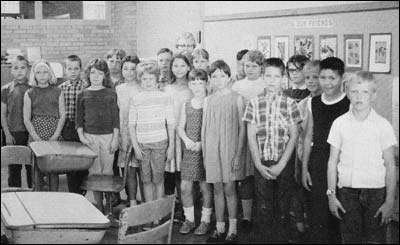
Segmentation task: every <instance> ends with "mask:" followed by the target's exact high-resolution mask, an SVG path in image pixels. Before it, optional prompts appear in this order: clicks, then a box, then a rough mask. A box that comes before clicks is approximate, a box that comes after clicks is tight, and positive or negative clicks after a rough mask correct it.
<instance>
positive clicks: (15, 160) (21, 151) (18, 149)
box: [1, 145, 33, 192]
mask: <svg viewBox="0 0 400 245" xmlns="http://www.w3.org/2000/svg"><path fill="white" fill-rule="evenodd" d="M32 158H33V155H32V151H31V149H30V148H29V147H28V146H22V145H7V146H3V147H1V167H4V166H8V165H10V164H17V165H32ZM10 191H32V189H31V188H20V187H8V188H2V189H1V192H10Z"/></svg>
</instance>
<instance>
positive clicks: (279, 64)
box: [263, 58, 285, 76]
mask: <svg viewBox="0 0 400 245" xmlns="http://www.w3.org/2000/svg"><path fill="white" fill-rule="evenodd" d="M263 67H264V70H265V68H267V67H276V68H279V69H280V70H281V74H282V76H283V75H285V63H283V61H282V60H281V59H280V58H268V59H264V61H263Z"/></svg>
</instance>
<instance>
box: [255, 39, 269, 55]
mask: <svg viewBox="0 0 400 245" xmlns="http://www.w3.org/2000/svg"><path fill="white" fill-rule="evenodd" d="M257 50H259V51H261V52H262V53H263V55H264V58H270V57H271V37H270V36H261V37H257Z"/></svg>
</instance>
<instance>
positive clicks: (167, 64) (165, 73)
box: [157, 48, 173, 90]
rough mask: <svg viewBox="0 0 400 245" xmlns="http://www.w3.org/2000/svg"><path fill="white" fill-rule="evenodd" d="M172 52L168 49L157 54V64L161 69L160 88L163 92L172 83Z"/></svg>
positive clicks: (163, 49)
mask: <svg viewBox="0 0 400 245" xmlns="http://www.w3.org/2000/svg"><path fill="white" fill-rule="evenodd" d="M172 55H173V53H172V51H171V50H170V49H168V48H162V49H160V50H159V51H158V52H157V63H158V67H160V78H159V79H158V88H159V89H160V90H163V89H164V87H165V85H166V84H169V83H171V81H172V72H171V60H172Z"/></svg>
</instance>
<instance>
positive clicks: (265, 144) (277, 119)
mask: <svg viewBox="0 0 400 245" xmlns="http://www.w3.org/2000/svg"><path fill="white" fill-rule="evenodd" d="M242 120H243V121H246V122H248V123H251V124H255V125H256V126H257V143H258V150H259V152H260V158H261V159H262V160H265V161H268V160H273V161H279V159H280V158H281V156H282V154H283V152H284V151H285V148H286V144H287V142H288V141H289V126H291V125H294V124H298V123H300V122H301V117H300V112H299V109H298V107H297V104H296V102H295V101H294V100H293V99H291V98H289V97H288V96H286V95H284V94H283V93H282V91H280V92H279V93H277V94H269V93H267V91H266V89H264V92H263V93H262V94H260V95H258V96H257V97H256V98H254V99H252V100H250V102H249V104H248V105H247V106H246V111H245V114H244V116H243V119H242Z"/></svg>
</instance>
